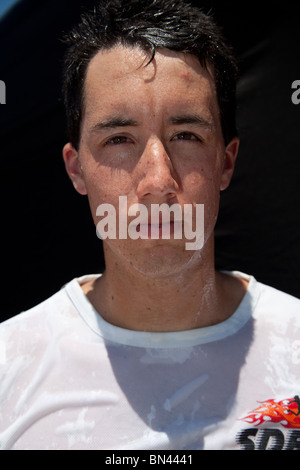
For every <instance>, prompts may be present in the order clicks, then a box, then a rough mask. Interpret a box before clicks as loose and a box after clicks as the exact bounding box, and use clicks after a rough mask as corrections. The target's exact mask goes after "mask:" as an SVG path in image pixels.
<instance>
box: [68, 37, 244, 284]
mask: <svg viewBox="0 0 300 470" xmlns="http://www.w3.org/2000/svg"><path fill="white" fill-rule="evenodd" d="M147 61H148V57H145V53H144V52H143V51H142V50H140V49H139V48H129V47H124V46H116V47H114V48H112V49H109V50H106V51H100V52H99V53H98V54H97V55H96V56H95V57H94V58H93V59H92V60H91V62H90V64H89V66H88V69H87V75H86V81H85V92H84V112H83V119H82V130H81V140H80V146H79V149H78V152H76V150H75V149H73V147H72V146H71V144H67V145H66V146H65V148H64V159H65V163H66V168H67V171H68V173H69V175H70V177H71V179H72V180H73V183H74V186H75V188H76V189H77V191H78V192H79V193H81V194H87V195H88V198H89V203H90V207H91V212H92V216H93V219H94V221H95V224H97V223H98V222H99V218H98V217H97V216H96V211H97V207H98V206H99V205H101V204H104V203H108V204H111V205H113V206H114V207H115V208H116V212H117V215H118V207H119V196H126V197H127V204H128V207H130V206H131V205H132V204H135V203H139V204H143V205H144V206H146V207H147V208H148V209H149V214H150V208H151V205H152V204H163V203H166V204H168V205H169V206H171V205H172V204H174V203H176V204H179V205H180V206H181V207H182V208H183V207H184V204H190V205H191V204H192V205H193V206H194V207H195V205H196V204H204V214H205V218H204V233H205V237H204V240H205V243H204V247H203V248H202V249H201V250H199V252H191V251H189V250H186V248H185V243H186V241H187V240H186V239H184V238H182V239H174V237H171V238H170V239H161V238H160V239H154V240H153V239H146V240H145V239H141V238H139V239H137V240H132V239H131V238H130V237H128V238H127V239H124V240H111V239H106V240H105V241H104V249H105V254H106V257H107V258H108V259H109V260H111V261H112V262H115V263H116V262H117V261H118V262H119V265H120V264H121V263H125V264H126V265H127V266H130V267H131V269H137V270H138V271H139V272H141V273H144V274H148V275H150V276H151V275H155V276H158V275H169V274H174V273H176V272H178V273H179V272H181V273H182V270H183V269H184V266H189V265H191V260H192V259H194V260H198V261H199V259H200V258H201V257H202V258H203V254H204V253H205V250H208V247H210V248H209V249H210V250H212V239H213V229H214V225H215V222H216V218H217V214H218V207H219V192H220V190H222V189H225V188H226V187H227V186H228V184H229V182H230V178H231V175H232V172H233V167H234V161H235V157H236V154H237V149H238V140H237V139H234V140H233V141H232V142H231V143H230V144H229V145H228V146H227V147H226V148H225V146H224V141H223V136H222V130H221V126H220V118H219V109H218V104H217V97H216V92H215V86H214V81H213V78H212V76H211V74H210V73H209V72H208V71H206V70H205V69H203V68H202V67H201V66H200V64H199V61H198V60H197V59H196V58H195V57H193V56H191V55H188V54H183V53H175V52H171V51H169V50H163V49H162V50H161V51H157V52H156V55H155V59H154V60H153V62H151V63H150V64H148V65H147V66H145V64H146V63H147ZM130 220H131V219H130V218H129V219H128V222H130ZM194 226H195V225H194ZM206 247H207V248H206ZM203 250H204V251H203ZM200 252H201V253H200ZM107 262H108V261H107Z"/></svg>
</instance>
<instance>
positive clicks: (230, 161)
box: [220, 137, 240, 191]
mask: <svg viewBox="0 0 300 470" xmlns="http://www.w3.org/2000/svg"><path fill="white" fill-rule="evenodd" d="M239 145H240V141H239V139H238V137H234V138H233V139H232V140H231V141H230V142H229V144H228V145H227V147H226V148H225V154H224V162H223V172H222V176H221V184H220V190H221V191H223V190H224V189H226V188H227V187H228V186H229V183H230V181H231V177H232V174H233V171H234V166H235V160H236V157H237V154H238V150H239Z"/></svg>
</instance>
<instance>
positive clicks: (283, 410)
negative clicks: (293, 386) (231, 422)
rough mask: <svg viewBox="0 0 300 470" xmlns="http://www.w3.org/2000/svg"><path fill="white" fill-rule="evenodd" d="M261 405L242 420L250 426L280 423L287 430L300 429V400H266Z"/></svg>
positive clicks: (295, 398) (295, 397)
mask: <svg viewBox="0 0 300 470" xmlns="http://www.w3.org/2000/svg"><path fill="white" fill-rule="evenodd" d="M259 403H261V405H260V406H259V407H258V408H256V409H255V410H253V411H251V412H250V413H249V414H248V415H247V416H245V417H244V418H242V420H243V421H246V422H247V423H249V424H253V425H254V426H259V425H260V424H263V423H265V424H267V423H279V424H281V425H282V426H284V427H285V428H294V429H295V428H297V429H300V398H299V396H298V395H296V396H294V398H286V399H284V400H281V401H277V400H273V399H271V400H266V401H264V402H259Z"/></svg>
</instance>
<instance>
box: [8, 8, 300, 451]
mask: <svg viewBox="0 0 300 470" xmlns="http://www.w3.org/2000/svg"><path fill="white" fill-rule="evenodd" d="M68 41H69V42H70V47H69V50H68V53H67V57H66V64H65V74H64V96H65V103H66V110H67V118H68V125H69V133H70V142H69V143H67V144H66V145H65V147H64V149H63V157H64V161H65V165H66V170H67V172H68V174H69V176H70V178H71V180H72V182H73V185H74V187H75V189H76V190H77V191H78V192H79V193H80V194H82V195H87V196H88V199H89V203H90V208H91V214H92V216H93V219H94V223H95V225H96V227H97V229H98V233H99V235H100V236H101V237H102V238H103V248H104V254H105V263H106V267H105V272H104V274H103V275H102V276H99V275H89V276H83V277H82V278H80V279H74V280H73V281H71V282H70V283H69V284H67V285H66V286H65V287H64V288H63V289H62V290H61V291H60V292H58V293H57V294H55V295H54V296H53V297H51V298H50V299H48V300H46V301H45V302H43V303H42V304H41V305H38V306H37V307H35V308H33V309H31V310H30V311H28V312H26V313H22V314H20V315H19V316H16V317H15V318H13V319H11V320H9V321H8V322H6V323H4V324H3V325H2V327H1V329H0V341H1V343H0V345H1V349H0V352H1V355H0V362H1V363H2V365H1V369H0V374H1V382H0V383H1V385H0V390H1V392H0V396H1V414H0V443H1V444H0V445H1V447H2V448H3V449H27V448H33V449H152V450H160V449H174V450H178V449H181V450H192V449H241V448H245V449H248V448H282V449H289V448H293V449H294V448H299V447H300V445H299V441H298V434H297V433H298V432H299V431H297V428H298V429H299V427H300V417H299V413H297V411H298V408H297V406H298V402H297V401H296V400H295V398H293V397H295V396H297V393H299V388H300V379H299V373H297V372H299V363H300V354H299V350H300V347H299V343H300V338H299V333H300V316H299V313H300V307H299V301H298V300H297V299H294V298H292V297H291V296H288V295H286V294H283V293H281V292H278V291H276V290H275V289H272V288H270V287H267V286H264V285H262V284H260V283H258V282H257V281H256V280H255V279H254V278H253V277H251V276H249V275H246V274H243V273H237V272H234V273H220V272H216V270H215V267H214V241H213V231H214V225H215V221H216V218H217V214H218V203H219V193H220V191H222V190H224V189H226V187H227V186H228V185H229V183H230V179H231V176H232V173H233V170H234V164H235V159H236V156H237V153H238V145H239V141H238V138H237V135H236V130H235V122H234V90H235V77H236V66H235V62H234V60H233V58H232V55H231V51H230V49H229V48H228V46H227V45H226V44H225V42H224V40H223V38H222V36H221V34H220V32H219V30H218V28H217V27H216V26H215V25H214V23H213V22H212V20H211V19H210V18H208V17H206V16H205V15H203V14H202V13H201V12H200V11H199V10H198V9H195V8H193V7H191V6H190V5H188V4H185V3H184V2H182V1H178V0H175V1H169V0H150V1H147V2H146V3H145V2H143V3H142V4H140V3H139V2H138V1H136V0H132V1H127V2H122V1H114V0H113V1H109V2H107V3H104V2H101V3H100V4H99V6H98V7H97V8H95V11H94V12H93V13H92V14H89V15H85V16H84V17H83V19H82V21H81V23H80V25H79V26H78V27H76V28H75V29H74V30H73V31H72V32H71V34H70V36H69V40H68ZM157 207H159V208H161V209H162V208H166V207H167V208H171V207H172V208H174V211H169V212H167V213H168V215H169V219H167V218H166V217H164V215H162V212H163V211H161V212H159V214H158V218H157V217H156V218H155V215H157V214H156V213H155V211H154V210H153V212H152V209H157ZM202 207H204V216H203V217H202V218H201V214H203V213H202V212H201V208H202ZM175 208H176V210H175ZM187 209H189V210H190V212H189V213H188V216H189V217H188V216H187V217H186V212H185V210H187ZM105 217H106V218H105ZM199 218H200V223H199ZM103 221H104V222H105V223H103ZM124 224H126V225H125V229H126V230H124ZM189 225H190V226H189ZM165 229H168V231H169V236H164V235H165V233H164V230H165ZM199 231H201V236H200V237H198V235H199ZM191 233H192V234H194V235H195V238H196V239H197V238H198V241H199V240H200V241H201V243H200V244H199V245H197V247H194V249H188V245H187V244H188V243H189V239H190V237H189V235H190V234H191ZM78 249H84V247H78ZM74 256H76V253H74ZM258 402H263V403H265V404H264V405H261V406H260V405H259V404H258ZM256 409H257V410H256Z"/></svg>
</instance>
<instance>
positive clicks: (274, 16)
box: [0, 0, 300, 321]
mask: <svg viewBox="0 0 300 470" xmlns="http://www.w3.org/2000/svg"><path fill="white" fill-rule="evenodd" d="M194 3H197V4H198V5H200V2H194ZM93 4H94V1H93V2H92V1H84V0H59V1H58V0H42V1H41V0H22V2H21V3H20V4H19V5H17V6H16V7H15V8H14V9H13V10H11V12H10V13H9V14H8V15H7V16H5V17H4V18H3V20H2V21H0V79H1V80H3V81H4V82H5V83H6V93H7V96H6V104H5V105H1V106H0V159H1V219H0V221H1V268H2V269H1V272H2V281H1V297H2V299H1V310H0V321H3V320H5V319H7V318H9V317H11V316H13V315H15V314H17V313H19V312H20V311H22V310H26V309H28V308H30V307H32V306H34V305H36V304H37V303H38V302H40V301H42V300H43V299H45V298H47V297H49V295H51V294H53V293H54V292H55V291H56V290H58V289H59V288H60V287H61V286H62V285H63V284H64V283H66V282H68V281H69V280H70V279H72V278H73V277H75V276H80V275H83V274H88V273H95V272H101V271H102V270H103V268H104V261H103V255H102V246H101V242H100V241H99V240H98V238H97V237H96V235H95V228H94V225H93V222H92V218H91V215H90V212H89V208H88V203H87V199H86V197H82V196H79V195H78V194H77V193H76V192H75V190H74V189H73V186H72V184H71V183H70V181H69V179H68V177H67V175H66V173H65V169H64V165H63V161H62V156H61V150H62V147H63V145H64V144H65V143H66V141H67V138H66V133H65V119H64V111H63V106H62V102H61V93H60V88H61V64H62V57H63V53H64V45H63V44H62V42H61V41H60V38H61V37H62V34H63V31H68V30H69V29H70V27H71V26H72V25H73V24H74V23H75V22H76V21H77V20H78V18H79V15H80V13H81V12H82V11H83V10H84V9H85V8H86V6H91V5H93ZM201 5H202V7H203V10H204V11H206V12H207V11H209V10H211V9H212V11H213V13H214V16H215V18H216V20H217V22H218V23H219V24H220V25H222V26H223V29H224V32H225V35H226V36H227V37H228V38H229V40H230V41H231V43H232V44H233V46H234V48H235V50H236V54H237V56H238V60H239V64H240V80H239V86H238V114H237V121H238V128H239V135H240V138H241V147H240V152H239V157H238V161H237V166H236V171H235V174H234V177H233V180H232V183H231V186H230V188H229V189H227V190H226V191H225V192H223V193H222V195H221V208H220V215H219V219H218V222H217V226H216V231H215V234H216V266H217V268H218V269H236V270H241V271H244V272H247V273H249V274H253V275H255V276H256V278H257V279H258V280H259V281H262V282H265V283H267V284H270V285H272V286H274V287H277V288H279V289H281V290H283V291H286V292H288V293H290V294H292V295H295V296H297V297H300V285H299V280H298V278H299V275H298V269H299V268H298V267H299V261H300V256H299V252H300V250H299V241H300V232H299V223H298V220H299V206H300V192H299V184H298V180H299V173H300V172H299V170H300V150H299V148H300V136H299V129H300V126H299V124H300V105H298V106H297V105H294V104H293V103H292V101H291V96H292V92H293V90H292V88H291V85H292V82H293V81H294V80H300V52H299V51H300V32H299V31H300V27H299V21H300V15H299V10H300V9H299V7H298V6H297V5H294V4H293V3H290V4H289V3H287V2H272V3H269V2H268V3H266V4H265V5H264V4H263V3H262V2H257V1H248V2H238V1H227V2H219V3H217V2H214V1H203V2H201ZM100 184H101V182H100ZM283 313H284V312H283Z"/></svg>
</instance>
